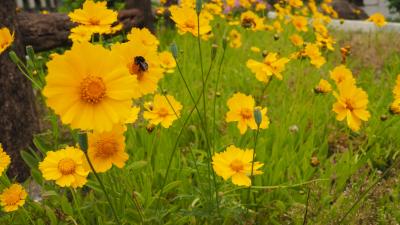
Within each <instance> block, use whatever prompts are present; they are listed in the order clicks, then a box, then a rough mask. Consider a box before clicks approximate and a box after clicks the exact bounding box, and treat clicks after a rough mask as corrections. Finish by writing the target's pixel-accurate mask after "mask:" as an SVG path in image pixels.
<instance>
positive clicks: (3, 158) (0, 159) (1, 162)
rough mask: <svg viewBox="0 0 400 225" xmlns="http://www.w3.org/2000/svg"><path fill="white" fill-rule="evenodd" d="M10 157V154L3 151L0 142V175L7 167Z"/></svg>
mask: <svg viewBox="0 0 400 225" xmlns="http://www.w3.org/2000/svg"><path fill="white" fill-rule="evenodd" d="M10 162H11V159H10V156H9V155H7V153H6V152H5V151H4V149H3V146H2V145H1V143H0V177H1V175H2V174H3V172H4V171H5V170H6V169H7V167H8V165H10Z"/></svg>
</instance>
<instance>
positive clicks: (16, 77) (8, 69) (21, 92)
mask: <svg viewBox="0 0 400 225" xmlns="http://www.w3.org/2000/svg"><path fill="white" fill-rule="evenodd" d="M15 10H16V4H15V1H14V0H0V27H7V28H9V29H10V30H11V31H14V32H15V33H14V35H15V40H14V43H13V47H12V48H11V49H12V50H14V51H15V52H16V53H17V55H18V56H19V57H20V58H21V59H24V58H25V54H24V47H23V46H24V45H23V41H22V35H21V33H20V30H19V26H18V23H17V16H16V12H15ZM9 51H10V48H9V49H7V50H6V51H4V52H3V53H1V54H0V115H1V116H0V142H1V143H2V145H3V148H4V149H5V151H6V152H7V153H8V154H9V155H10V157H11V166H10V168H9V169H8V174H9V176H10V177H12V178H14V177H15V178H16V179H17V180H19V181H21V180H24V179H26V178H27V177H28V176H29V170H28V168H27V166H26V164H25V163H24V161H23V160H22V158H21V154H20V151H21V150H24V149H27V148H28V147H29V145H30V144H31V143H32V139H33V134H34V132H36V131H37V128H38V118H37V112H36V105H35V97H34V93H33V90H32V87H31V83H30V81H28V79H26V78H25V77H24V76H23V75H22V74H21V72H20V71H19V70H18V68H17V66H16V65H15V64H14V63H13V62H12V61H11V60H10V58H9V56H8V53H9Z"/></svg>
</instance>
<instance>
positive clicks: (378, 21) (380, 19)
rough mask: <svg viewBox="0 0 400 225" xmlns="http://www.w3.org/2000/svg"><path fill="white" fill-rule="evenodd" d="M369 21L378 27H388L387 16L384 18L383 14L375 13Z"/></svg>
mask: <svg viewBox="0 0 400 225" xmlns="http://www.w3.org/2000/svg"><path fill="white" fill-rule="evenodd" d="M367 21H370V22H373V23H374V24H375V25H376V26H378V27H383V26H385V25H386V19H385V16H383V15H382V14H381V13H374V14H372V15H371V16H370V17H369V18H368V19H367Z"/></svg>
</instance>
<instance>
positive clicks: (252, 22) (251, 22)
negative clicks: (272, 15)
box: [240, 11, 264, 31]
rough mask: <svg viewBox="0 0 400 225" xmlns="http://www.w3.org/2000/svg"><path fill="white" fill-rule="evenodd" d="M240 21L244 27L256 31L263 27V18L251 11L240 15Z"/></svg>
mask: <svg viewBox="0 0 400 225" xmlns="http://www.w3.org/2000/svg"><path fill="white" fill-rule="evenodd" d="M240 23H241V24H242V26H243V27H244V28H249V29H251V30H254V31H257V30H262V29H264V20H263V19H262V18H260V17H259V16H257V14H255V13H254V12H252V11H246V12H244V13H242V14H241V15H240Z"/></svg>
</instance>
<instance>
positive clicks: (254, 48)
mask: <svg viewBox="0 0 400 225" xmlns="http://www.w3.org/2000/svg"><path fill="white" fill-rule="evenodd" d="M250 50H251V51H252V52H256V53H258V52H261V50H260V48H258V47H255V46H251V48H250Z"/></svg>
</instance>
